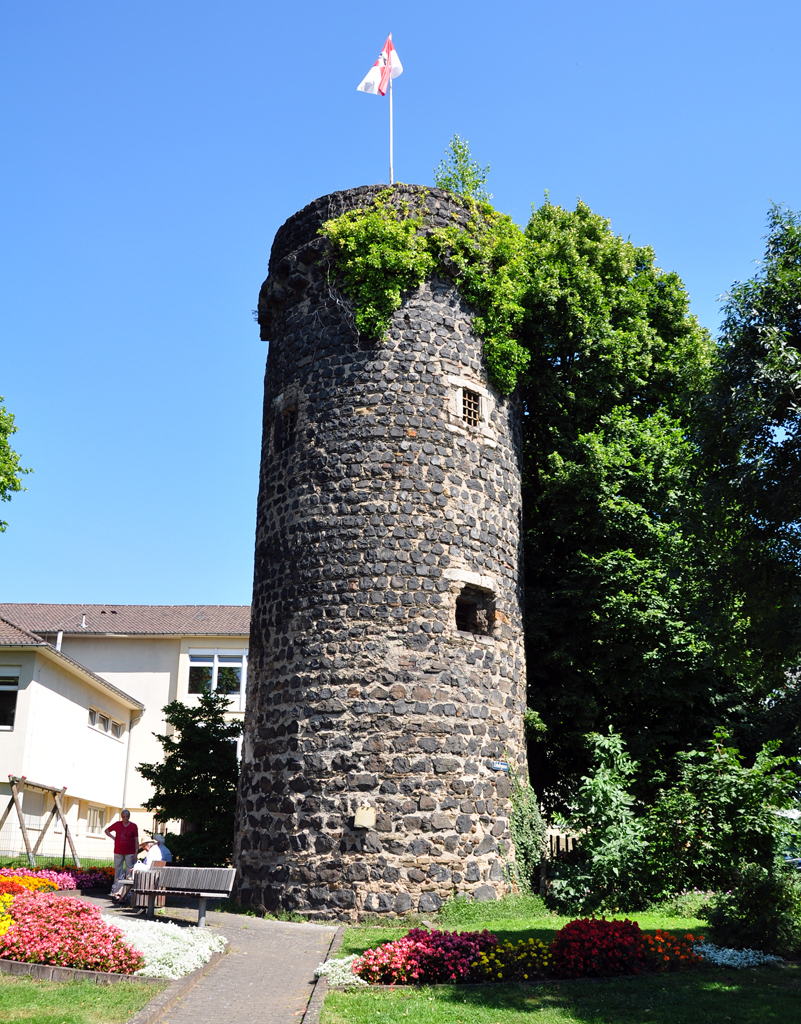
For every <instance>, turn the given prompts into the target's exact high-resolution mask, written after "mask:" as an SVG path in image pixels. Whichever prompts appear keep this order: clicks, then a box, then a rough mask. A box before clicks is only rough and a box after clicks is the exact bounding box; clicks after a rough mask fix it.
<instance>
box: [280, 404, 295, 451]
mask: <svg viewBox="0 0 801 1024" xmlns="http://www.w3.org/2000/svg"><path fill="white" fill-rule="evenodd" d="M297 419H298V412H297V409H295V408H294V407H293V408H292V409H284V411H283V412H280V413H279V414H278V415H277V416H276V417H275V450H276V451H277V452H283V451H286V449H287V448H289V446H290V445H291V444H294V442H295V424H296V423H297Z"/></svg>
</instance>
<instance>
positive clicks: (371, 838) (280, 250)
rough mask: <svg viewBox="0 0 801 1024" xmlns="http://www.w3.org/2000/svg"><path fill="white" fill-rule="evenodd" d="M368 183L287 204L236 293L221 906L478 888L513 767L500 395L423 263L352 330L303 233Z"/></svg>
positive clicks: (478, 893)
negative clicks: (250, 505)
mask: <svg viewBox="0 0 801 1024" xmlns="http://www.w3.org/2000/svg"><path fill="white" fill-rule="evenodd" d="M377 191H379V188H378V187H365V188H361V189H354V190H351V191H348V192H340V193H335V194H333V195H331V196H325V197H323V198H322V199H319V200H317V201H316V202H314V203H312V204H311V205H310V206H308V207H306V208H305V209H304V210H302V211H300V213H298V214H296V215H295V216H294V217H292V218H291V219H290V220H289V221H288V222H287V223H286V224H285V225H284V226H283V227H282V228H281V229H280V230H279V232H278V234H277V236H276V239H275V243H274V245H273V251H272V256H271V259H270V274H269V277H268V279H267V281H266V282H265V284H264V286H263V288H262V292H261V295H260V298H259V320H260V323H261V325H262V336H263V337H264V338H265V339H269V341H270V349H269V355H268V360H267V371H266V376H265V395H264V430H263V445H262V462H261V480H260V490H259V500H258V517H257V528H256V560H255V577H254V594H253V618H252V627H251V644H250V677H249V681H248V700H247V712H246V719H245V743H244V754H243V766H242V778H241V785H240V797H239V806H238V813H237V837H236V854H235V857H236V864H237V867H238V871H239V883H238V884H239V894H240V898H241V899H242V900H243V901H245V902H250V903H253V904H262V905H264V906H265V907H267V909H274V908H276V907H279V906H280V907H283V908H285V909H291V910H297V911H300V912H302V913H305V914H308V915H309V916H310V917H331V916H337V917H340V918H342V919H345V918H349V917H354V916H356V915H357V914H360V913H363V912H378V913H386V914H388V915H390V916H393V915H395V914H398V913H403V912H405V911H408V910H412V909H414V910H419V911H423V912H426V911H427V912H431V911H434V910H436V909H437V908H438V907H439V906H440V904H441V902H442V901H443V900H444V899H445V898H446V897H447V896H448V895H449V894H450V893H453V892H456V891H463V892H468V893H471V894H472V895H473V896H474V897H475V898H478V899H494V898H495V897H496V895H500V894H502V892H503V891H505V886H504V882H503V877H504V876H503V868H504V862H503V858H504V855H508V854H509V853H510V852H511V840H510V833H509V812H510V805H509V792H510V787H509V781H508V778H507V776H506V775H505V773H504V772H503V771H498V770H494V769H493V767H492V763H493V760H495V759H500V758H502V757H503V756H504V754H507V755H508V757H509V759H510V760H511V761H512V762H513V763H514V764H515V765H517V766H518V768H519V770H521V771H522V772H525V763H524V743H523V712H524V709H525V666H524V659H523V638H522V607H521V604H522V580H521V576H520V550H519V549H520V533H519V529H520V527H519V524H520V477H519V457H520V453H519V445H520V432H519V423H518V418H517V417H518V409H517V406H516V403H515V401H514V400H513V399H510V398H503V397H501V396H500V395H499V394H498V393H497V392H495V391H494V390H493V389H492V387H491V386H490V385H489V383H488V379H487V374H486V370H485V367H484V363H483V359H482V346H481V341H480V339H479V338H478V337H477V336H476V335H475V334H474V333H473V330H472V314H471V311H470V310H469V309H468V308H467V306H466V305H465V304H464V302H463V301H462V300H461V298H460V297H459V295H458V293H457V292H456V290H455V288H454V287H453V285H452V284H450V283H449V282H447V281H444V280H439V279H436V278H435V279H433V280H431V281H429V282H427V283H426V284H425V285H424V286H423V287H421V288H420V289H418V290H417V291H416V292H415V293H414V294H412V295H409V296H408V297H407V298H406V299H405V301H404V303H403V306H402V307H401V309H399V310H398V311H397V313H396V314H395V317H394V319H393V323H392V327H391V330H390V331H389V332H388V335H387V337H386V338H385V339H384V340H383V341H382V342H381V343H375V344H374V343H368V342H366V341H365V340H364V339H360V338H359V336H358V334H357V332H356V331H355V328H354V326H353V317H352V311H351V306H350V303H349V302H348V301H347V300H346V299H344V298H343V296H342V295H341V294H340V293H339V292H338V291H337V289H336V288H335V287H334V284H333V279H334V278H333V270H332V267H331V258H330V257H331V253H330V246H329V243H328V242H327V241H326V240H324V239H323V238H321V237H320V236H319V235H318V234H317V230H318V228H319V226H320V224H321V223H322V222H323V221H324V220H325V219H327V218H328V217H331V216H335V215H337V214H339V213H341V212H342V211H343V210H345V209H348V208H352V207H354V206H359V205H366V204H367V203H369V202H371V201H372V199H373V197H374V196H375V194H376V193H377ZM394 195H395V196H396V197H403V198H405V199H406V200H408V201H410V202H412V203H413V204H421V203H422V204H425V206H426V208H427V211H428V221H429V222H430V223H432V224H444V223H446V222H447V220H448V219H449V218H451V217H456V218H457V219H459V220H460V221H461V222H462V223H463V222H464V219H465V217H466V211H465V210H464V208H463V207H462V206H460V205H459V204H458V203H457V202H455V201H454V198H453V197H452V196H449V195H448V194H446V193H442V192H439V191H438V190H436V189H429V190H422V189H418V188H415V187H412V186H399V187H397V188H396V190H395V193H394ZM464 389H467V391H468V392H470V393H471V394H472V396H473V397H472V398H471V397H470V395H468V397H467V398H465V396H464V393H463V392H464ZM476 396H477V397H476ZM465 401H467V402H468V403H469V402H471V401H472V402H473V403H474V405H475V404H477V405H478V406H479V407H480V418H479V422H478V424H477V425H470V424H469V423H467V422H466V421H465V418H464V414H465V409H464V407H463V403H464V402H465ZM457 600H458V601H460V608H461V612H460V614H461V619H460V624H461V626H462V627H464V628H458V627H457V622H456V615H457ZM465 602H466V603H465ZM476 609H478V611H477V610H476ZM471 614H472V617H473V618H472V621H473V623H474V624H473V625H470V624H469V620H470V615H471ZM466 623H468V624H467V625H466ZM475 623H478V627H476V626H475ZM473 628H485V629H486V633H474V632H471V631H470V630H471V629H473ZM360 803H364V804H367V805H368V808H367V814H368V815H370V814H371V813H372V812H374V814H375V821H374V824H372V825H370V826H369V827H366V828H365V827H356V825H355V823H354V815H355V813H356V811H357V809H358V808H359V804H360ZM368 821H369V818H368Z"/></svg>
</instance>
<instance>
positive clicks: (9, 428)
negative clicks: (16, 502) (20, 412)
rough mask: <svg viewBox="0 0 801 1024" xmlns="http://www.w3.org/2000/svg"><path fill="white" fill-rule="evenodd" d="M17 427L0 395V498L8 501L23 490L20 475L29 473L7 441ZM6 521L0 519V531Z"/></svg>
mask: <svg viewBox="0 0 801 1024" xmlns="http://www.w3.org/2000/svg"><path fill="white" fill-rule="evenodd" d="M16 432H17V427H16V426H14V416H13V415H12V414H11V413H10V412H8V411H7V410H6V407H5V405H4V404H3V396H2V395H0V500H2V501H10V500H11V495H12V494H14V493H15V492H16V491H24V490H25V488H24V487H23V486H22V481H21V479H20V477H22V476H23V475H24V474H25V473H30V472H31V471H30V469H23V468H22V466H21V465H20V461H19V455H17V453H16V452H15V451H14V449H13V448H12V447H11V444H10V443H9V438H10V437H11V435H12V434H16ZM7 526H8V523H6V522H4V521H3V520H2V519H0V533H2V532H3V531H4V530H5V529H6V527H7Z"/></svg>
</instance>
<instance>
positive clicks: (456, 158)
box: [434, 135, 492, 203]
mask: <svg viewBox="0 0 801 1024" xmlns="http://www.w3.org/2000/svg"><path fill="white" fill-rule="evenodd" d="M489 171H490V165H489V164H487V166H486V167H483V166H482V165H481V164H480V163H479V162H478V160H474V159H473V158H472V157H471V156H470V143H469V140H468V139H464V141H463V140H462V139H461V138H460V137H459V136H458V135H454V137H453V138H452V139H451V141H450V142H449V143H448V149H447V150H446V153H445V157H444V159H442V160H440V162H439V164H438V165H437V166H436V167H435V168H434V184H435V185H436V186H437V188H441V189H444V190H445V191H446V192H456V193H457V195H460V196H464V197H465V198H466V199H475V200H476V202H481V203H488V202H489V201H490V199H492V193H491V192H487V177H488V176H489Z"/></svg>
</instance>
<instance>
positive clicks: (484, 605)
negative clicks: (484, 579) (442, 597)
mask: <svg viewBox="0 0 801 1024" xmlns="http://www.w3.org/2000/svg"><path fill="white" fill-rule="evenodd" d="M493 620H494V606H493V601H492V597H491V595H490V594H488V593H487V592H486V591H484V590H478V589H477V588H475V587H464V588H463V589H462V592H461V594H459V596H458V597H457V598H456V628H457V629H458V630H459V631H460V632H462V633H477V634H479V635H481V636H489V635H490V634H491V633H492V623H493Z"/></svg>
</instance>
